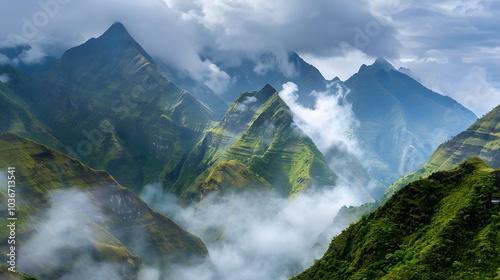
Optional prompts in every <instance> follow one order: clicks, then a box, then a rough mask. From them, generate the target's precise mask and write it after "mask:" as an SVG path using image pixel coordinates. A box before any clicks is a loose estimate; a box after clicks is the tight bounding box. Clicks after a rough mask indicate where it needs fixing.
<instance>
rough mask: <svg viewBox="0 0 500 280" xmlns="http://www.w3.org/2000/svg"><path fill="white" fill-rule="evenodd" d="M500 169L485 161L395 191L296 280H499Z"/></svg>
mask: <svg viewBox="0 0 500 280" xmlns="http://www.w3.org/2000/svg"><path fill="white" fill-rule="evenodd" d="M498 198H500V171H499V170H494V169H492V168H491V167H489V166H488V165H487V164H486V163H485V162H484V161H482V160H481V159H479V158H472V159H469V160H467V161H465V162H463V163H462V164H460V166H459V167H457V168H455V169H453V170H451V171H440V172H436V173H433V174H432V175H431V176H429V178H426V179H421V180H417V181H414V182H412V183H410V184H409V185H407V186H406V187H404V188H403V189H401V190H400V191H398V192H396V193H395V194H394V195H393V196H392V197H391V198H390V199H389V200H388V201H387V202H386V203H385V204H384V205H383V206H381V207H380V208H378V209H377V210H376V211H374V212H373V213H371V214H369V215H366V216H364V217H363V218H362V219H361V220H360V221H359V222H357V223H355V224H352V225H351V226H350V227H348V228H347V229H346V230H344V231H343V232H342V233H341V234H340V235H338V236H336V237H335V238H334V239H333V240H332V242H331V244H330V247H329V249H328V251H327V252H326V253H325V255H324V257H323V258H321V259H320V260H317V261H316V262H315V263H314V265H313V266H311V267H310V268H309V269H308V270H306V271H305V272H303V273H302V274H300V275H298V276H296V277H294V278H293V279H295V280H299V279H432V280H435V279H500V245H499V244H500V204H498V200H495V199H498Z"/></svg>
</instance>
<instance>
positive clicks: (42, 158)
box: [0, 132, 208, 279]
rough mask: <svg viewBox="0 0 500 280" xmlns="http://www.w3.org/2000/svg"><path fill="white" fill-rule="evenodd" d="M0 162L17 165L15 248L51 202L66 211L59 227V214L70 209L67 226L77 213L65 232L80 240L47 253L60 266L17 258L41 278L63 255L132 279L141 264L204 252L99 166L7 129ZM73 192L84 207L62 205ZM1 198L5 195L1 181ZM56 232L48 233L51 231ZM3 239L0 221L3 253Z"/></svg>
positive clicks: (30, 255) (187, 260)
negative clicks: (86, 258) (106, 265)
mask: <svg viewBox="0 0 500 280" xmlns="http://www.w3.org/2000/svg"><path fill="white" fill-rule="evenodd" d="M0 166H1V167H2V168H6V167H7V166H15V167H16V194H17V206H18V209H17V212H18V220H17V224H16V233H17V236H16V237H17V238H18V240H23V244H21V245H20V246H19V248H20V249H19V250H22V248H23V246H28V245H27V244H28V240H36V239H33V238H34V237H35V236H37V232H38V231H39V230H40V228H41V227H42V226H41V225H39V224H38V223H41V222H42V221H45V220H46V219H49V220H50V218H51V217H50V216H49V217H47V215H49V214H48V213H51V212H50V211H49V210H50V209H54V208H55V209H59V210H60V211H61V213H64V215H63V214H61V216H60V217H59V218H60V220H58V221H59V223H58V224H57V227H59V226H66V225H65V224H64V220H63V217H64V216H68V215H70V217H72V218H71V221H66V223H68V226H72V224H75V219H76V221H79V222H78V225H73V227H74V226H77V228H71V231H72V232H78V233H79V234H80V235H82V236H83V238H81V239H78V240H79V241H78V243H79V245H75V244H72V245H64V244H66V243H62V245H61V248H60V249H59V251H58V252H59V253H58V254H54V255H53V256H52V255H51V257H52V258H53V259H54V263H58V262H60V263H62V264H64V265H62V266H51V267H49V268H44V265H43V262H44V261H45V260H44V259H40V258H39V257H37V256H39V254H36V253H34V252H27V253H26V254H25V255H23V256H22V259H23V263H24V266H23V267H24V269H25V270H26V269H27V270H28V271H24V272H27V273H29V274H31V275H34V276H37V277H40V278H43V279H55V278H58V277H59V276H61V275H63V274H64V273H66V272H68V271H70V269H71V266H73V265H74V263H73V262H68V261H67V259H68V258H69V259H72V260H76V259H78V258H79V257H80V256H90V258H91V259H92V261H94V262H96V263H100V262H102V263H109V264H111V265H112V266H113V267H114V268H115V269H116V270H117V271H118V272H119V273H120V275H121V276H122V277H123V279H134V277H135V275H136V274H137V272H138V270H139V269H140V268H141V267H142V265H143V264H146V265H150V266H151V265H155V266H156V265H158V266H160V267H161V268H164V269H166V270H168V267H169V266H170V265H172V264H179V263H180V264H194V263H197V262H198V261H203V259H204V258H206V257H208V252H207V249H206V247H205V245H204V244H203V243H202V241H201V240H200V239H199V238H198V237H196V236H193V235H191V234H190V233H188V232H186V231H184V230H183V229H181V228H180V227H179V226H178V225H177V224H175V223H174V222H173V221H172V220H171V219H169V218H168V217H166V216H164V215H162V214H159V213H157V212H155V211H154V210H152V209H151V208H149V207H148V206H147V205H146V204H145V203H144V202H143V201H142V200H140V199H139V198H137V197H136V196H135V195H134V194H133V193H132V192H131V191H129V190H128V189H125V188H123V187H122V186H120V185H119V184H118V183H117V182H116V181H115V180H114V179H113V178H112V177H111V176H110V175H109V174H108V173H107V172H105V171H97V170H94V169H91V168H89V167H87V166H85V165H84V164H82V163H81V162H79V161H77V160H75V159H72V158H70V157H68V156H66V155H64V154H62V153H60V152H57V151H55V150H52V149H50V148H48V147H46V146H43V145H41V144H37V143H35V142H32V141H31V140H28V139H25V138H23V137H21V136H19V135H17V134H14V133H10V132H9V133H6V134H3V135H1V136H0ZM77 195H83V196H84V197H87V198H88V204H89V205H86V204H84V205H80V204H79V203H72V204H71V205H68V202H67V201H68V200H69V201H72V200H71V199H73V198H74V197H75V196H77ZM0 199H1V200H2V201H6V200H7V193H6V188H4V186H2V191H1V192H0ZM77 202H78V201H77ZM6 211H7V209H6V208H3V209H0V215H2V216H3V217H6V216H8V215H7V213H6ZM94 213H95V214H94ZM54 230H55V231H54V232H53V233H54V234H55V233H57V230H56V229H54ZM7 237H8V232H7V227H5V226H2V227H1V228H0V250H1V251H2V252H5V251H6V248H5V246H6V244H7ZM56 238H57V237H56ZM61 238H63V237H61ZM42 240H43V239H42ZM56 242H57V240H56ZM38 245H39V246H41V245H43V244H38ZM33 250H35V249H33ZM60 252H64V254H62V253H60ZM18 253H19V251H18ZM20 258H21V257H20ZM21 271H22V270H21Z"/></svg>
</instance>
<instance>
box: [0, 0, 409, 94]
mask: <svg viewBox="0 0 500 280" xmlns="http://www.w3.org/2000/svg"><path fill="white" fill-rule="evenodd" d="M2 5H3V7H2V11H8V13H5V14H4V15H2V22H4V23H8V24H2V25H0V41H2V43H1V45H3V46H5V45H16V44H20V43H30V44H31V45H32V46H33V47H34V49H35V50H44V53H42V52H40V51H38V52H37V53H36V54H37V56H35V57H37V58H39V56H40V55H42V54H45V53H46V54H51V55H58V54H60V51H61V50H62V49H66V48H69V47H72V46H74V45H77V44H81V43H83V42H84V41H85V40H87V39H89V38H90V37H96V36H98V35H100V34H101V33H102V32H103V31H104V30H105V29H106V28H107V27H109V26H110V25H111V24H112V23H113V22H115V21H121V22H123V23H124V24H125V26H126V27H127V29H128V30H129V31H130V33H131V34H132V36H134V37H135V38H136V39H137V40H138V42H139V43H140V44H141V45H143V47H144V48H145V49H146V50H147V51H148V52H150V53H151V54H152V55H153V56H154V57H160V58H162V59H164V60H165V61H166V62H168V63H171V64H173V65H174V66H177V67H179V68H183V69H186V70H188V71H189V72H190V73H191V74H192V75H193V76H194V77H199V78H200V79H203V80H204V81H206V83H205V84H206V85H207V86H209V87H211V88H212V89H214V90H216V91H222V90H223V88H224V87H225V86H226V85H227V83H229V81H230V79H229V77H228V76H227V74H226V73H224V72H222V71H220V69H219V68H218V67H217V66H216V65H214V63H215V64H220V63H226V62H229V61H232V62H234V60H236V61H237V60H238V59H241V58H242V57H254V56H255V54H257V56H258V54H261V53H269V52H272V53H276V54H277V55H276V57H280V56H279V54H282V53H285V51H297V52H302V53H310V54H314V55H318V56H331V55H339V54H341V53H342V51H341V45H342V44H343V45H345V44H347V45H350V46H354V45H355V38H356V34H357V31H356V30H357V29H359V28H360V29H362V30H365V28H366V25H367V24H369V23H370V22H371V21H374V20H376V18H375V17H374V16H373V15H372V13H371V12H370V10H369V4H368V1H367V0H363V1H362V3H359V2H357V3H353V2H352V1H347V0H340V1H327V0H321V1H313V2H312V1H284V0H280V1H272V2H269V1H261V0H259V1H250V0H245V1H238V2H235V1H229V0H221V1H201V0H200V1H188V2H187V1H178V0H166V1H165V2H164V1H160V0H146V1H117V0H106V1H98V0H89V1H81V0H41V1H28V0H21V1H9V2H8V3H4V4H2ZM395 32H396V30H395V28H394V26H391V25H386V26H384V28H381V29H380V31H377V33H378V34H377V36H376V37H374V38H371V43H370V44H369V45H368V46H366V47H365V48H364V49H363V51H364V52H366V53H368V54H370V55H384V56H386V57H397V56H398V50H397V48H396V46H398V45H399V44H398V42H397V40H396V38H395ZM34 54H35V53H33V55H34ZM207 54H208V55H210V57H212V61H208V60H206V59H205V58H203V57H206V55H207ZM35 57H31V56H30V57H28V58H27V59H28V60H29V61H32V62H35V61H36V60H34V58H35ZM228 57H231V59H229V61H228V59H227V58H228ZM212 62H213V63H212ZM277 62H279V61H277ZM284 66H286V65H284ZM279 68H280V69H282V70H283V71H284V73H285V74H286V75H289V76H291V75H292V74H293V72H292V73H289V72H287V71H288V70H289V68H287V67H283V66H280V67H279ZM256 69H257V70H259V69H262V68H259V67H257V68H256Z"/></svg>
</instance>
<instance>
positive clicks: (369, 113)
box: [344, 59, 476, 186]
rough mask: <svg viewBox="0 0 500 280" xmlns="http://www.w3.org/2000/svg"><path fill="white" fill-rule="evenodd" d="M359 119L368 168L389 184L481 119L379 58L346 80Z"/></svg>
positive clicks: (349, 100) (348, 99) (350, 99)
mask: <svg viewBox="0 0 500 280" xmlns="http://www.w3.org/2000/svg"><path fill="white" fill-rule="evenodd" d="M344 85H345V86H346V87H347V88H349V90H350V92H349V94H348V95H347V97H346V100H347V101H348V102H349V103H351V104H352V110H353V112H354V114H355V116H356V119H357V120H358V121H359V127H358V128H357V129H356V132H355V134H356V137H357V139H358V140H359V141H360V143H361V146H362V149H363V150H364V152H365V159H364V163H365V167H366V168H367V169H368V173H369V174H370V175H371V176H372V177H373V178H374V179H376V180H378V181H380V182H381V183H382V184H383V185H385V186H388V185H390V184H391V183H392V182H394V181H396V180H397V179H398V178H399V177H401V176H402V175H404V174H406V173H408V172H411V171H413V170H415V169H417V168H418V167H420V166H421V165H422V164H424V163H425V162H426V161H427V159H428V158H429V157H430V155H431V153H432V152H433V151H434V149H435V148H436V147H437V146H438V145H439V144H441V143H442V142H444V141H446V140H448V139H449V138H450V137H452V136H453V135H456V134H458V133H460V132H461V131H462V130H464V129H466V128H467V127H468V126H469V125H470V124H472V123H473V122H474V121H475V120H476V116H475V115H474V113H472V112H471V111H470V110H468V109H466V108H465V107H463V106H462V105H460V104H459V103H458V102H456V101H455V100H453V99H452V98H450V97H447V96H443V95H440V94H438V93H436V92H433V91H431V90H429V89H427V88H426V87H424V86H423V85H422V84H420V83H419V82H417V81H415V80H414V79H412V78H411V77H409V76H407V75H405V74H403V73H401V72H399V71H397V70H396V69H394V67H392V65H391V64H390V63H389V62H387V61H386V60H384V59H377V60H376V61H375V63H373V64H372V65H370V66H366V65H363V66H361V68H360V69H359V71H358V72H357V73H356V74H354V75H353V76H352V77H351V78H349V79H348V80H346V81H345V82H344Z"/></svg>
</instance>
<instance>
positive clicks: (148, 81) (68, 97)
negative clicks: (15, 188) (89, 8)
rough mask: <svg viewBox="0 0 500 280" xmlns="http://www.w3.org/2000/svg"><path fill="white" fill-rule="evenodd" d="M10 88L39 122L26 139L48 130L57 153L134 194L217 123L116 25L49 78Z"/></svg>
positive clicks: (71, 54) (67, 57) (72, 53)
mask: <svg viewBox="0 0 500 280" xmlns="http://www.w3.org/2000/svg"><path fill="white" fill-rule="evenodd" d="M7 86H8V87H10V88H11V89H13V93H14V92H15V94H12V95H13V97H10V98H11V99H13V101H12V102H14V101H15V100H14V99H16V98H17V99H18V97H20V98H22V100H21V101H22V102H23V103H25V104H27V105H29V107H30V108H26V110H28V111H29V112H31V116H34V117H35V120H34V121H33V120H31V119H26V118H24V119H22V120H21V121H24V120H25V121H27V122H28V121H29V122H33V123H35V124H38V123H42V124H43V126H42V127H41V128H39V129H37V131H40V132H36V131H32V130H30V129H28V131H27V132H26V133H27V134H33V133H35V132H36V133H38V134H39V133H42V132H43V130H42V129H44V131H46V132H48V133H49V134H50V137H45V138H46V139H51V138H52V139H53V138H55V139H57V141H58V142H60V143H63V144H62V145H51V146H52V147H54V148H58V149H59V150H60V151H62V152H64V153H66V154H68V155H70V156H72V157H75V158H77V159H79V160H81V161H83V162H84V163H86V164H88V165H90V166H92V167H93V168H97V169H106V170H107V171H109V172H110V173H111V174H112V175H113V176H115V178H117V180H118V181H119V182H120V183H122V184H124V185H126V186H129V187H132V188H138V187H140V186H142V185H143V184H144V182H147V181H150V180H152V179H153V178H154V176H155V174H158V173H160V172H164V173H168V172H172V170H174V169H175V168H176V166H178V165H179V164H181V161H182V159H183V156H184V154H186V153H188V151H190V150H191V149H192V147H193V146H194V144H195V143H196V141H197V139H198V138H199V137H201V135H202V132H203V130H204V129H205V128H206V127H207V126H208V125H209V124H210V123H211V121H212V120H211V117H212V114H211V112H210V110H209V109H208V108H207V107H206V106H205V105H204V104H202V103H201V102H199V101H198V100H197V99H196V98H194V97H193V96H192V95H191V94H189V93H188V92H186V91H184V90H182V89H180V88H178V87H177V86H176V85H175V84H173V83H172V82H170V81H169V80H167V79H166V78H164V77H163V75H162V74H161V72H160V71H159V70H158V69H157V66H156V64H155V62H154V60H152V58H151V57H150V56H149V55H148V54H147V53H146V52H145V51H144V49H142V47H141V46H139V45H138V44H137V43H136V42H135V41H134V40H133V39H132V37H130V35H129V34H128V32H127V31H126V29H125V27H124V26H123V25H121V24H119V23H117V24H114V25H113V26H111V27H110V29H109V30H107V31H106V32H105V33H104V34H103V35H102V36H101V37H99V38H93V39H90V40H89V41H87V42H86V43H85V44H83V45H81V46H78V47H74V48H72V49H70V50H68V51H66V52H65V53H64V54H63V56H62V57H61V58H59V59H57V60H56V61H55V62H54V63H53V64H52V66H51V67H50V68H49V69H48V71H46V72H40V73H36V74H34V75H32V76H30V77H29V78H26V79H24V80H21V79H17V80H11V81H10V82H9V83H8V85H7ZM16 95H17V96H16ZM17 99H16V100H17ZM21 101H19V102H17V103H19V104H20V103H21ZM12 102H11V103H12ZM19 106H21V105H18V107H19ZM15 116H16V114H13V115H11V116H9V118H13V117H15ZM18 122H20V121H18ZM24 127H26V126H25V125H24V122H23V125H22V126H14V127H13V131H16V132H20V133H21V134H22V132H23V131H22V130H23V128H24ZM6 129H12V128H6ZM24 135H26V134H24ZM27 136H29V135H27ZM40 138H41V137H38V138H36V139H37V140H40ZM47 141H48V140H45V141H44V142H43V143H46V144H51V143H47ZM52 142H54V141H52ZM56 144H57V143H56Z"/></svg>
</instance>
